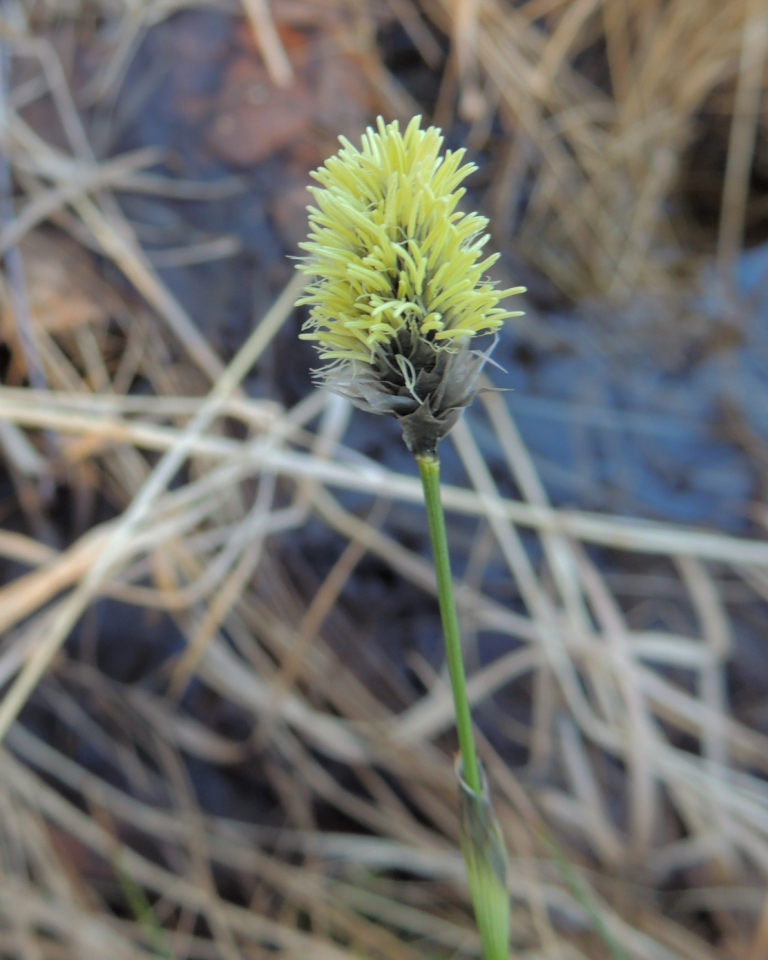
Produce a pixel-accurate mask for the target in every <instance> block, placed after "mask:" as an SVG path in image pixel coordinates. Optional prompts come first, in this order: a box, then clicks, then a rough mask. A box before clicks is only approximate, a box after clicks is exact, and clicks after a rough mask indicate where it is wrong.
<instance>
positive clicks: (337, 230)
mask: <svg viewBox="0 0 768 960" xmlns="http://www.w3.org/2000/svg"><path fill="white" fill-rule="evenodd" d="M377 127H378V129H377V130H376V131H374V130H373V129H370V128H369V129H368V131H367V133H366V134H365V135H364V136H363V138H362V149H361V150H357V149H356V148H355V147H354V146H353V145H352V144H351V143H350V142H349V141H348V140H346V139H344V138H341V143H342V148H341V150H340V151H339V153H338V154H337V155H336V156H334V157H331V158H330V159H329V160H327V161H326V163H325V165H324V166H323V167H321V168H320V169H319V170H317V171H316V172H315V173H314V174H313V176H314V178H315V179H316V180H317V181H318V183H319V184H320V186H319V187H313V188H311V192H312V195H313V197H314V199H315V202H316V204H317V205H316V206H311V207H310V208H309V221H310V226H311V230H310V235H309V240H308V241H307V242H306V243H304V244H302V245H301V246H302V248H303V249H304V250H305V251H306V252H307V253H308V256H307V257H306V258H304V260H303V262H302V264H301V269H302V270H304V271H305V272H306V273H307V274H309V275H310V276H312V277H313V278H314V281H313V282H312V283H310V285H309V286H308V288H307V290H306V294H305V296H304V297H303V298H302V299H301V300H300V301H299V303H301V304H307V305H309V306H310V307H311V313H310V317H309V319H308V321H307V323H306V324H305V330H304V333H302V337H303V338H304V339H306V340H311V341H313V342H314V343H315V345H316V346H317V348H318V350H319V353H320V358H321V359H322V360H324V361H327V362H326V365H325V366H323V367H322V368H320V369H319V370H317V371H316V375H317V377H318V379H319V380H320V381H321V382H322V383H323V384H324V385H325V386H326V387H327V388H328V389H329V390H331V391H333V392H335V393H338V394H341V395H342V396H345V397H347V398H349V399H350V400H351V401H352V402H353V403H354V404H355V405H356V406H357V407H359V408H361V409H363V410H366V411H369V412H371V413H379V414H387V415H390V416H394V417H396V418H397V420H398V421H399V423H400V426H401V427H402V430H403V439H404V441H405V443H406V446H407V447H408V449H409V450H410V451H411V452H412V453H413V454H414V456H415V458H416V461H417V463H418V467H419V472H420V475H421V480H422V485H423V489H424V499H425V503H426V508H427V517H428V520H429V530H430V536H431V540H432V548H433V552H434V559H435V570H436V574H437V584H438V596H439V602H440V613H441V617H442V622H443V631H444V635H445V649H446V660H447V663H448V670H449V673H450V677H451V686H452V690H453V699H454V706H455V711H456V726H457V731H458V739H459V747H460V756H459V758H458V762H457V767H456V769H457V777H458V781H459V810H460V822H461V850H462V854H463V856H464V862H465V864H466V868H467V877H468V881H469V887H470V892H471V896H472V903H473V906H474V910H475V917H476V919H477V923H478V927H479V930H480V936H481V939H482V943H483V950H484V955H485V958H486V960H501V958H506V957H507V956H508V953H509V894H508V888H507V878H506V872H507V858H506V851H505V847H504V842H503V837H502V834H501V830H500V827H499V824H498V821H497V819H496V816H495V814H494V812H493V808H492V806H491V802H490V798H489V793H488V787H487V783H486V780H485V776H484V773H483V771H482V769H481V766H480V763H479V761H478V758H477V752H476V749H475V742H474V737H473V732H472V717H471V713H470V708H469V701H468V699H467V692H466V678H465V672H464V663H463V659H462V650H461V637H460V632H459V622H458V616H457V612H456V602H455V598H454V595H453V583H452V577H451V567H450V558H449V554H448V542H447V537H446V531H445V519H444V514H443V508H442V503H441V499H440V461H439V458H438V454H437V448H438V443H439V441H440V440H441V439H442V438H443V437H445V436H446V435H447V434H448V433H449V432H450V430H451V428H452V427H453V426H454V425H455V423H456V421H457V420H458V418H459V417H460V415H461V412H462V410H463V409H464V408H465V407H467V406H469V404H470V403H471V402H472V400H473V398H474V397H475V395H476V393H477V390H478V379H479V376H480V373H481V371H482V369H483V366H484V365H485V363H486V362H487V360H488V358H489V355H490V352H491V350H492V348H493V345H491V347H490V348H488V349H486V350H485V351H482V350H479V349H477V348H476V347H475V345H474V338H476V337H478V336H481V335H493V334H495V333H496V332H497V331H498V330H499V328H500V327H501V325H502V323H503V322H504V320H505V319H507V318H508V317H513V316H518V315H519V313H514V312H510V311H508V310H505V309H504V308H503V307H501V306H499V304H500V303H501V301H502V300H503V299H504V298H506V297H509V296H513V295H514V294H517V293H522V292H523V289H524V288H522V287H514V288H512V289H508V290H498V289H497V288H496V286H495V285H494V284H493V283H492V282H491V281H490V280H488V279H486V274H487V272H488V270H489V268H490V267H491V266H492V265H493V264H494V262H495V261H496V259H497V255H495V254H491V255H489V256H484V248H485V245H486V243H487V242H488V235H487V234H486V233H485V232H484V231H485V229H486V227H487V226H488V221H487V219H486V218H485V217H482V216H480V215H478V214H477V213H469V214H468V213H464V212H463V211H461V210H459V209H458V205H459V202H460V200H461V198H462V197H463V195H464V193H465V192H466V191H465V190H464V188H463V187H461V183H462V181H463V180H465V179H466V177H467V176H468V175H469V174H470V173H472V172H473V170H475V169H476V168H475V166H474V164H471V163H465V164H462V161H463V158H464V151H463V150H458V151H456V152H451V151H447V152H446V153H445V154H441V148H442V145H443V137H442V135H441V133H440V131H439V130H438V129H437V128H436V127H428V128H427V129H426V130H422V129H421V127H420V118H418V117H416V118H414V119H413V120H412V121H411V122H410V123H409V124H408V127H407V129H406V131H405V133H404V134H401V132H400V129H399V126H398V123H397V121H395V122H393V123H390V124H385V122H384V120H383V119H382V118H381V117H379V118H378V122H377ZM494 342H495V341H494Z"/></svg>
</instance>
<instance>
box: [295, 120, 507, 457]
mask: <svg viewBox="0 0 768 960" xmlns="http://www.w3.org/2000/svg"><path fill="white" fill-rule="evenodd" d="M341 144H342V148H341V150H340V151H339V153H338V154H337V155H336V156H334V157H331V158H330V159H329V160H327V161H326V163H325V165H324V166H322V167H321V168H320V169H319V170H317V171H316V172H315V173H313V174H312V175H313V177H314V178H315V179H316V180H317V181H319V183H320V184H321V186H320V187H313V188H311V190H312V195H313V196H314V198H315V201H316V203H317V206H315V207H309V221H310V226H311V231H310V234H309V240H308V241H307V243H303V244H301V247H302V249H304V250H306V251H307V253H308V254H309V256H308V257H306V258H305V259H304V260H303V261H302V264H301V269H302V270H303V271H304V272H305V273H308V274H310V275H311V276H313V277H315V278H316V279H315V281H314V282H313V283H311V284H310V285H309V286H308V287H307V290H306V295H305V296H304V297H303V298H302V299H301V300H299V303H300V304H302V303H303V304H309V305H310V306H311V307H312V310H311V313H310V317H309V319H308V320H307V322H306V324H305V326H304V330H305V332H304V333H303V334H302V337H303V338H304V339H305V340H313V341H315V344H316V346H317V347H318V349H319V351H320V356H321V358H322V359H323V360H330V361H332V362H331V364H329V365H328V366H326V367H325V368H324V369H322V370H320V371H317V374H318V376H319V377H320V378H321V380H322V381H323V382H324V384H325V386H326V387H327V388H328V389H330V390H332V391H334V392H336V393H340V394H342V395H343V396H346V397H349V399H350V400H352V402H353V403H355V404H356V405H357V406H358V407H360V408H362V409H363V410H368V411H371V412H373V413H385V414H389V415H391V416H394V417H397V419H398V420H399V422H400V425H401V426H402V428H403V436H404V439H405V443H406V445H407V446H408V448H409V449H410V450H411V451H413V452H414V453H415V454H416V455H417V456H421V455H424V456H431V455H433V454H434V452H435V449H436V446H437V442H438V441H439V440H440V439H442V437H444V436H445V435H446V434H447V433H448V431H449V430H450V429H451V427H452V426H453V425H454V423H455V422H456V420H457V419H458V417H459V416H460V415H461V411H462V410H463V409H464V407H466V406H468V405H469V404H470V403H471V402H472V398H473V397H474V396H475V394H476V393H477V382H478V378H479V376H480V372H481V370H482V368H483V365H484V364H485V362H486V361H487V360H488V356H489V354H490V350H488V351H486V352H485V353H480V352H478V351H477V350H473V349H471V348H470V342H471V340H472V338H473V337H474V336H476V335H478V334H484V333H495V332H496V331H497V330H498V329H499V327H500V326H501V324H502V323H503V321H504V320H505V319H506V318H507V317H514V316H519V314H517V313H510V312H508V311H506V310H504V309H502V308H501V307H499V301H500V300H501V299H502V298H503V297H507V296H511V295H512V294H515V293H522V292H523V289H524V288H523V287H515V288H514V289H511V290H497V289H496V288H495V286H494V285H493V284H492V283H491V282H490V281H489V280H486V279H484V275H485V273H486V271H487V270H488V268H489V267H490V266H491V265H492V264H493V263H494V262H495V261H496V259H497V255H491V256H489V257H485V258H483V248H484V247H485V244H486V242H487V241H488V236H487V235H485V234H484V233H483V231H484V230H485V228H486V227H487V226H488V221H487V220H486V218H485V217H481V216H479V215H478V214H476V213H469V214H467V213H462V211H460V210H457V209H456V208H457V206H458V203H459V200H461V198H462V196H463V195H464V193H465V191H464V189H463V188H462V187H460V186H459V185H460V183H461V182H462V180H464V179H465V177H467V176H468V175H469V174H470V173H471V172H472V171H473V170H474V169H476V168H475V166H474V164H471V163H467V164H464V165H463V166H462V165H461V161H462V159H463V156H464V151H463V150H457V151H456V152H455V153H451V152H450V151H449V152H448V153H446V154H445V155H444V156H441V155H440V148H441V147H442V144H443V138H442V136H441V134H440V131H439V130H438V129H437V128H436V127H429V128H427V129H426V130H421V129H420V127H419V118H418V117H416V118H415V119H413V120H412V121H411V122H410V123H409V124H408V128H407V129H406V131H405V134H401V133H400V128H399V126H398V124H397V121H395V122H393V123H389V124H385V123H384V121H383V120H382V118H381V117H379V119H378V132H377V131H374V130H372V129H370V128H369V129H368V132H367V133H366V134H365V135H364V136H363V141H362V149H361V150H356V149H355V147H353V146H352V144H351V143H349V141H348V140H345V139H344V138H343V137H342V138H341ZM491 349H492V348H491Z"/></svg>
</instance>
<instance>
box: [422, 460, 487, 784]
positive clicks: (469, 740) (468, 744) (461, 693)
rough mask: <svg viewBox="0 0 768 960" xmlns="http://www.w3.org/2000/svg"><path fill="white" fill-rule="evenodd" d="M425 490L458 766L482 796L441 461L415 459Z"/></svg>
mask: <svg viewBox="0 0 768 960" xmlns="http://www.w3.org/2000/svg"><path fill="white" fill-rule="evenodd" d="M416 462H417V463H418V465H419V473H420V474H421V483H422V486H423V487H424V500H425V502H426V506H427V519H428V521H429V534H430V537H431V539H432V552H433V554H434V558H435V572H436V574H437V595H438V598H439V601H440V616H441V618H442V621H443V633H444V635H445V656H446V660H447V661H448V672H449V673H450V675H451V687H452V689H453V703H454V706H455V709H456V730H457V732H458V734H459V748H460V749H461V764H462V770H463V775H464V781H465V782H466V784H467V786H468V787H469V788H470V789H471V790H472V791H473V792H474V793H476V794H478V795H480V794H481V793H482V781H481V779H480V767H479V765H478V762H477V751H476V750H475V739H474V736H473V733H472V714H471V712H470V709H469V700H468V699H467V678H466V675H465V673H464V658H463V656H462V652H461V634H460V631H459V617H458V614H457V613H456V600H455V598H454V595H453V578H452V576H451V560H450V556H449V554H448V538H447V537H446V534H445V517H444V515H443V505H442V502H441V500H440V461H439V460H438V459H437V457H416Z"/></svg>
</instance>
